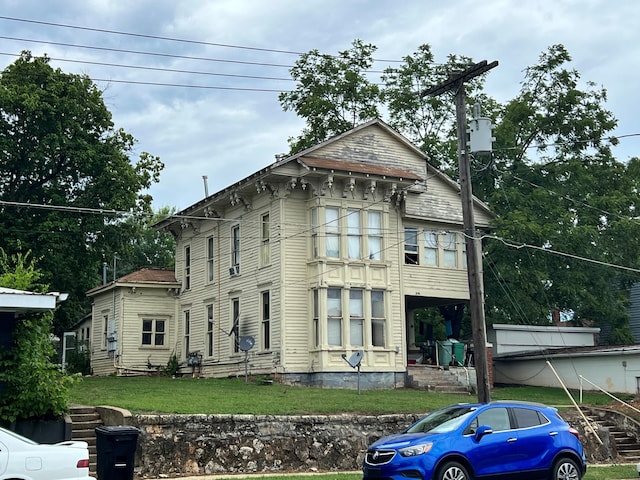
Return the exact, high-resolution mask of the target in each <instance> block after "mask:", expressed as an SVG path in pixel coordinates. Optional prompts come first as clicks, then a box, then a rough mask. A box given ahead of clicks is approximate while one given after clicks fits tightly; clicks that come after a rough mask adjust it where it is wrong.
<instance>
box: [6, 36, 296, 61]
mask: <svg viewBox="0 0 640 480" xmlns="http://www.w3.org/2000/svg"><path fill="white" fill-rule="evenodd" d="M0 39H2V40H12V41H15V42H27V43H38V44H45V45H56V46H59V47H72V48H82V49H87V50H99V51H104V52H114V53H130V54H133V55H147V56H152V57H166V58H180V59H186V60H200V61H203V62H220V63H233V64H239V65H256V66H260V67H277V68H291V67H292V65H283V64H280V63H264V62H249V61H245V60H228V59H221V58H210V57H194V56H192V55H178V54H173V53H157V52H145V51H142V50H127V49H122V48H110V47H97V46H94V45H77V44H74V43H66V42H53V41H48V40H32V39H29V38H19V37H7V36H4V35H3V36H0Z"/></svg>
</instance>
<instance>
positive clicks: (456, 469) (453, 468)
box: [438, 462, 471, 480]
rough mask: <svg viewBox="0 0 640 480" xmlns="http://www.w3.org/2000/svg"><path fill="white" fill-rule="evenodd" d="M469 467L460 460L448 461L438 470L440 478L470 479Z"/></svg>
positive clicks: (443, 479) (449, 479) (446, 479)
mask: <svg viewBox="0 0 640 480" xmlns="http://www.w3.org/2000/svg"><path fill="white" fill-rule="evenodd" d="M470 479H471V477H469V473H468V472H467V469H466V468H464V466H463V465H461V464H460V463H458V462H447V463H445V464H444V465H443V466H442V468H440V470H438V480H470Z"/></svg>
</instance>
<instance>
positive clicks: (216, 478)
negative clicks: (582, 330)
mask: <svg viewBox="0 0 640 480" xmlns="http://www.w3.org/2000/svg"><path fill="white" fill-rule="evenodd" d="M332 474H334V475H335V474H357V475H361V474H362V470H354V471H352V472H343V471H340V472H298V473H292V472H274V473H266V472H257V473H224V474H219V475H197V476H195V477H172V476H169V475H160V476H159V477H157V478H155V479H152V478H147V479H146V480H224V479H241V478H269V477H282V476H287V477H296V476H298V477H301V476H305V477H308V476H315V475H318V476H322V475H325V476H326V475H332ZM634 480H636V479H634Z"/></svg>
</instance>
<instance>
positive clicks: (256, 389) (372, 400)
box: [71, 377, 612, 415]
mask: <svg viewBox="0 0 640 480" xmlns="http://www.w3.org/2000/svg"><path fill="white" fill-rule="evenodd" d="M71 393H72V395H71V402H72V403H78V404H82V405H112V406H116V407H121V408H125V409H127V410H130V411H131V412H133V413H180V414H189V413H194V414H195V413H204V414H254V415H295V414H324V415H329V414H337V413H363V414H371V415H381V414H386V413H422V412H428V411H431V410H434V409H435V408H439V407H443V406H446V405H450V404H452V403H458V402H474V401H476V400H477V397H475V396H472V395H452V394H443V393H432V392H429V393H427V392H425V391H421V390H411V389H393V390H362V391H361V392H360V395H358V393H357V392H356V391H355V390H341V389H322V388H313V387H294V386H283V385H279V384H271V385H263V384H262V383H260V382H252V381H249V382H248V383H246V382H245V380H244V378H240V379H227V378H225V379H193V378H169V377H86V378H84V379H83V380H82V381H81V382H80V383H79V384H77V385H75V386H74V387H73V389H72V392H71ZM573 395H574V398H575V399H576V401H577V402H578V401H579V394H578V393H577V392H573ZM491 399H492V400H528V401H533V402H542V403H546V404H548V405H558V406H568V405H571V400H570V399H569V398H567V396H566V395H565V393H564V391H563V390H562V389H560V388H543V387H510V388H495V389H494V390H492V392H491ZM611 401H612V400H611V399H610V398H609V397H608V396H606V395H604V394H601V393H594V392H585V394H584V398H583V403H585V404H589V405H596V404H597V405H608V404H610V403H611Z"/></svg>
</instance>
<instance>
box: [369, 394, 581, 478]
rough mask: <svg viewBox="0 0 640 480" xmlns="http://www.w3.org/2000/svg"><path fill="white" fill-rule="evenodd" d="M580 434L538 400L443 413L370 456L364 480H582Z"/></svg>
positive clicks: (378, 445)
mask: <svg viewBox="0 0 640 480" xmlns="http://www.w3.org/2000/svg"><path fill="white" fill-rule="evenodd" d="M586 471H587V462H586V458H585V454H584V449H583V447H582V443H581V442H580V439H579V437H578V432H577V430H575V429H574V428H572V427H571V426H569V424H568V423H567V422H565V421H564V420H563V419H562V418H561V417H560V415H559V414H558V411H557V410H556V409H555V408H553V407H549V406H546V405H542V404H539V403H530V402H512V401H499V402H490V403H475V404H471V403H463V404H458V405H452V406H449V407H445V408H441V409H439V410H436V411H434V412H432V413H430V414H429V415H427V416H426V417H424V418H422V419H421V420H419V421H417V422H416V423H414V424H413V425H411V426H410V427H409V428H407V429H406V430H405V431H404V432H402V433H398V434H395V435H390V436H387V437H383V438H381V439H380V440H378V441H376V442H375V443H373V444H372V445H371V446H370V447H369V448H368V450H367V453H366V455H365V459H364V464H363V473H364V477H363V478H364V480H373V479H375V480H383V479H389V480H407V479H421V480H471V479H481V478H500V477H502V478H505V479H506V478H511V479H513V478H517V479H518V480H521V479H526V478H542V479H551V480H580V479H581V478H582V476H583V475H584V474H585V472H586Z"/></svg>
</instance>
